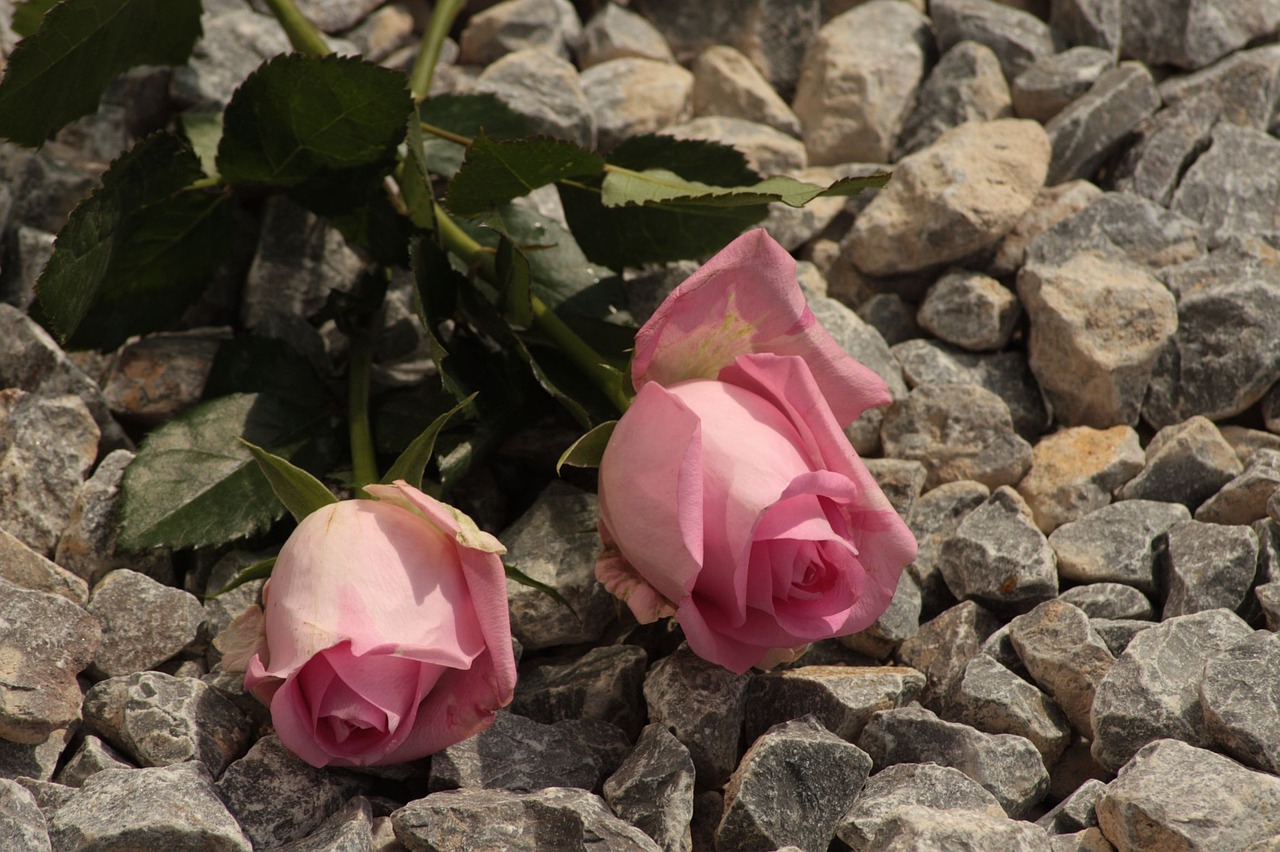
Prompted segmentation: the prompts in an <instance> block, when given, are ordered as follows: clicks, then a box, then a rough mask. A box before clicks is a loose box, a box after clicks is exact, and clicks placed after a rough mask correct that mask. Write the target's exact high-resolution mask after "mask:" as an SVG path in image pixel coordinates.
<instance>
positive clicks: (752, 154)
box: [628, 115, 843, 210]
mask: <svg viewBox="0 0 1280 852" xmlns="http://www.w3.org/2000/svg"><path fill="white" fill-rule="evenodd" d="M628 135H634V134H628ZM662 135H663V136H674V137H675V138H677V139H697V140H703V141H708V142H719V143H720V144H722V145H728V146H730V147H732V148H737V149H738V150H739V151H741V152H742V155H743V156H744V157H746V158H747V166H748V167H749V168H751V169H753V170H755V171H756V172H758V173H760V174H762V175H777V174H787V175H790V174H796V173H798V172H800V171H801V170H803V169H804V168H805V166H806V165H807V163H808V159H807V155H806V154H805V150H804V145H803V144H802V143H801V142H800V140H799V139H796V138H795V137H793V136H788V135H787V134H786V133H783V132H782V131H781V130H775V129H774V128H772V127H770V126H769V125H767V124H759V123H757V122H754V121H748V120H747V119H744V118H731V117H728V116H722V115H704V116H702V117H701V118H695V119H693V120H692V121H686V122H683V123H681V124H671V125H668V126H667V127H665V128H663V130H662ZM784 206H785V205H784ZM842 206H843V205H842ZM791 209H793V210H794V209H795V208H791Z"/></svg>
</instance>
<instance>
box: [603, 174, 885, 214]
mask: <svg viewBox="0 0 1280 852" xmlns="http://www.w3.org/2000/svg"><path fill="white" fill-rule="evenodd" d="M888 182H889V173H888V172H877V173H875V174H873V175H867V176H865V177H849V178H842V179H841V180H839V181H836V182H835V183H833V184H832V185H831V186H829V187H822V186H819V185H818V184H815V183H807V182H805V181H801V180H796V179H795V178H790V177H771V178H767V179H765V180H762V181H760V182H758V183H754V184H751V185H749V186H711V185H709V184H705V183H700V182H698V181H690V180H685V179H684V178H682V177H680V176H679V175H677V174H675V173H674V172H671V171H668V170H666V169H646V170H645V171H642V172H636V171H631V170H630V169H615V170H611V171H610V172H609V173H608V174H607V175H605V178H604V184H603V186H602V187H601V193H602V200H603V202H604V205H605V206H606V207H623V206H626V205H630V204H658V203H661V204H663V205H664V206H665V207H668V208H670V207H671V206H673V205H675V206H683V205H687V206H690V207H749V206H753V205H757V204H768V203H769V202H772V201H781V202H782V203H783V204H787V205H790V206H791V207H803V206H805V205H806V204H808V203H809V202H810V201H812V200H813V199H815V198H818V197H819V196H825V195H842V196H849V195H857V194H858V193H859V192H861V191H862V190H864V189H868V188H873V187H874V188H879V187H882V186H884V185H885V184H886V183H888Z"/></svg>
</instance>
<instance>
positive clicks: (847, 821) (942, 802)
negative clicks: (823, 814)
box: [836, 763, 1005, 852]
mask: <svg viewBox="0 0 1280 852" xmlns="http://www.w3.org/2000/svg"><path fill="white" fill-rule="evenodd" d="M913 806H914V807H926V808H931V809H933V810H936V811H946V812H955V811H971V812H973V813H980V814H986V815H987V816H993V817H1003V816H1004V815H1005V814H1004V808H1002V807H1000V802H999V801H997V800H996V797H995V796H993V795H991V794H990V793H988V792H987V791H986V790H985V789H983V787H982V785H980V784H978V783H977V782H976V781H974V780H972V779H971V778H969V776H967V775H965V774H964V773H963V772H961V771H960V770H958V769H952V768H951V767H950V766H938V765H937V764H935V763H898V764H895V765H893V766H886V767H885V768H884V769H882V770H880V771H879V772H877V773H876V774H875V775H872V776H871V777H870V778H868V779H867V783H866V784H864V785H863V786H862V792H860V793H859V794H858V798H856V799H854V801H853V805H852V806H851V807H850V808H849V810H848V812H847V813H846V814H845V815H844V817H843V818H842V819H841V820H840V827H839V828H838V829H837V830H836V835H837V836H838V837H839V838H840V839H841V840H843V841H844V842H845V843H846V844H847V845H848V846H849V848H850V849H851V850H853V852H872V850H873V849H874V848H875V847H872V846H871V845H870V844H871V840H872V838H873V837H875V835H876V832H877V831H878V830H879V829H880V826H881V825H883V824H884V822H885V821H886V820H888V819H889V818H890V817H892V816H893V815H894V814H895V813H897V812H898V811H900V810H902V809H903V808H908V807H913Z"/></svg>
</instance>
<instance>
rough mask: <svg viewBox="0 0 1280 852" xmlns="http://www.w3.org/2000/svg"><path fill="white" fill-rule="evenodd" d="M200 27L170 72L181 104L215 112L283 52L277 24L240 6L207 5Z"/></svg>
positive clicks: (284, 38)
mask: <svg viewBox="0 0 1280 852" xmlns="http://www.w3.org/2000/svg"><path fill="white" fill-rule="evenodd" d="M200 23H201V29H202V30H203V35H202V36H201V38H200V40H199V41H197V42H196V46H195V49H194V50H193V51H192V53H191V59H190V60H189V61H188V62H187V64H186V65H184V66H181V67H179V68H176V69H174V72H173V82H172V83H171V85H170V92H171V93H172V95H173V98H174V100H176V101H177V102H178V103H180V104H183V105H185V106H194V107H199V108H203V109H211V110H212V109H221V108H222V107H224V106H226V105H227V102H228V101H230V100H231V95H232V94H234V93H235V90H236V87H237V86H239V85H240V83H241V82H243V80H244V78H245V77H246V76H247V75H248V74H249V73H250V72H251V71H253V69H255V68H257V67H258V66H259V65H261V64H262V63H263V62H265V61H267V60H268V59H270V58H271V57H273V56H277V55H279V54H281V53H288V52H289V38H288V36H287V35H285V32H284V30H283V29H282V28H281V27H280V25H279V24H278V23H277V22H276V21H275V20H274V19H272V18H271V17H270V16H269V15H262V14H259V13H258V12H256V11H254V10H253V9H250V8H247V7H244V6H240V5H237V6H235V7H226V8H223V9H217V8H215V7H213V6H210V7H207V8H206V9H205V13H204V15H203V16H202V19H201V22H200ZM53 230H57V229H56V228H55V229H53Z"/></svg>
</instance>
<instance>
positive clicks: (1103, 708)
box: [1092, 609, 1251, 771]
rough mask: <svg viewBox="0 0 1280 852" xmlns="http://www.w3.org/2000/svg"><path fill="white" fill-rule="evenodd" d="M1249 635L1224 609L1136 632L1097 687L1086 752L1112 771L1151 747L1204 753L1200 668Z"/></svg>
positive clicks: (1205, 734)
mask: <svg viewBox="0 0 1280 852" xmlns="http://www.w3.org/2000/svg"><path fill="white" fill-rule="evenodd" d="M1250 632H1251V631H1250V630H1249V627H1248V625H1246V624H1245V622H1244V621H1243V620H1242V619H1241V618H1240V617H1239V616H1237V615H1236V614H1235V613H1232V612H1230V611H1228V610H1222V609H1215V610H1207V611H1205V612H1198V613H1195V614H1194V615H1183V616H1178V617H1177V618H1171V619H1169V620H1168V621H1164V622H1161V623H1160V624H1157V625H1155V626H1153V627H1150V628H1148V629H1146V630H1143V631H1142V632H1141V633H1139V634H1138V635H1137V636H1135V637H1133V640H1132V641H1131V642H1130V643H1129V646H1128V647H1127V648H1125V650H1124V653H1123V654H1121V655H1120V656H1119V657H1118V658H1117V659H1116V662H1115V665H1113V666H1112V667H1111V671H1109V672H1108V673H1107V676H1106V677H1105V678H1103V680H1102V683H1100V684H1099V685H1098V689H1097V693H1096V695H1095V696H1094V701H1093V726H1094V733H1095V737H1094V740H1093V746H1092V752H1093V756H1094V758H1095V759H1096V760H1097V761H1098V762H1099V763H1100V764H1102V765H1103V766H1104V767H1106V768H1108V769H1110V770H1112V771H1115V770H1117V769H1119V768H1120V767H1121V766H1123V765H1124V764H1125V763H1126V762H1127V761H1128V760H1129V759H1130V758H1131V757H1133V755H1134V754H1135V753H1136V752H1137V751H1138V749H1140V748H1142V746H1144V745H1146V744H1147V743H1149V742H1152V741H1153V740H1158V739H1161V738H1163V737H1174V738H1177V739H1180V740H1182V741H1184V742H1188V743H1191V744H1192V745H1198V746H1208V745H1209V744H1210V737H1209V732H1208V730H1207V729H1206V728H1205V722H1204V713H1203V710H1202V709H1201V706H1200V682H1201V680H1202V679H1203V674H1204V665H1205V663H1206V662H1207V661H1208V660H1209V659H1210V658H1212V657H1213V656H1214V655H1216V654H1217V653H1218V652H1220V651H1223V650H1225V649H1227V648H1229V647H1231V646H1232V645H1234V644H1235V643H1237V642H1239V641H1240V640H1241V639H1243V638H1244V637H1246V636H1248V635H1249V633H1250Z"/></svg>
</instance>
